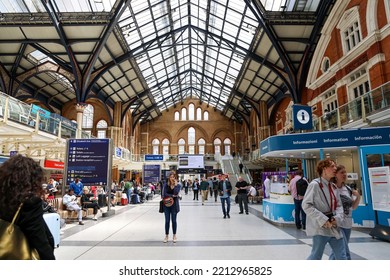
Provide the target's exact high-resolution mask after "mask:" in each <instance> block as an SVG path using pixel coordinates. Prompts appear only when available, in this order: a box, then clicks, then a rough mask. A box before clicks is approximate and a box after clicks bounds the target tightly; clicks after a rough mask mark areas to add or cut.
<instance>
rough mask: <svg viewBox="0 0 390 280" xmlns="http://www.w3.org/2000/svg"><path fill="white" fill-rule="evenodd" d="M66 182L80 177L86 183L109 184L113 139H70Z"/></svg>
mask: <svg viewBox="0 0 390 280" xmlns="http://www.w3.org/2000/svg"><path fill="white" fill-rule="evenodd" d="M66 151H67V155H66V166H65V176H66V184H67V185H68V184H70V183H71V182H72V181H74V180H75V179H76V178H77V177H80V178H81V180H82V182H83V184H84V185H107V184H108V181H109V179H111V178H109V177H110V176H109V175H110V174H111V173H110V172H109V171H110V169H111V163H112V152H111V139H68V141H67V149H66Z"/></svg>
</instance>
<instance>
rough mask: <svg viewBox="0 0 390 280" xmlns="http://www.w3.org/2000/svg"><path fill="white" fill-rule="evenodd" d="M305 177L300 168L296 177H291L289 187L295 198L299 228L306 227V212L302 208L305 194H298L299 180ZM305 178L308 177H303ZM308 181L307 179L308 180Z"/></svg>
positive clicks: (296, 224)
mask: <svg viewBox="0 0 390 280" xmlns="http://www.w3.org/2000/svg"><path fill="white" fill-rule="evenodd" d="M302 177H303V171H302V170H298V171H297V173H296V175H295V176H294V178H292V179H291V181H290V185H289V186H288V189H289V191H290V193H291V196H292V197H293V199H294V205H295V226H296V227H297V229H301V228H303V229H306V213H305V212H304V211H303V209H302V200H303V196H300V195H298V193H297V185H296V183H297V181H298V180H299V179H301V178H302ZM303 179H304V180H306V178H304V177H303ZM306 182H307V180H306Z"/></svg>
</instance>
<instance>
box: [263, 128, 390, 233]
mask: <svg viewBox="0 0 390 280" xmlns="http://www.w3.org/2000/svg"><path fill="white" fill-rule="evenodd" d="M347 149H348V150H350V151H352V152H353V154H354V155H355V157H356V160H355V161H356V166H352V167H351V169H352V168H353V169H354V170H348V169H347V172H353V173H352V174H358V175H357V180H356V181H357V183H358V185H359V190H360V191H361V193H362V199H361V202H360V205H359V206H358V208H357V209H356V210H354V211H353V226H354V227H366V228H380V230H379V231H381V232H384V230H386V229H388V228H389V226H390V183H389V184H388V183H386V182H387V181H386V182H385V183H383V182H382V186H381V189H380V192H379V193H378V192H377V194H376V197H379V198H376V199H377V200H378V199H380V200H381V205H382V206H381V207H380V208H378V207H375V200H374V201H373V192H375V191H376V190H375V188H372V186H371V182H372V180H371V181H370V175H369V170H370V168H377V167H381V166H389V165H390V127H375V128H361V129H343V130H337V131H322V132H310V133H297V134H287V135H276V136H271V137H269V138H268V139H265V140H263V141H262V142H261V143H260V157H268V158H269V157H279V158H280V157H284V158H286V161H287V159H288V158H290V157H299V158H300V159H301V160H302V168H303V170H304V172H305V174H306V176H307V174H308V171H311V172H312V173H313V169H314V168H313V166H315V163H316V162H317V161H318V160H321V159H323V158H325V157H326V156H330V157H331V158H332V159H335V160H336V162H337V163H339V162H338V159H337V158H333V157H332V155H334V154H336V153H337V152H339V154H341V153H342V151H345V150H347ZM282 155H283V156H282ZM340 160H342V158H341V157H340ZM309 167H311V168H309ZM347 168H348V167H347ZM308 169H310V170H308ZM314 170H315V169H314ZM313 176H314V177H313ZM313 176H312V177H310V176H309V179H314V178H315V177H317V176H318V175H317V174H315V175H313ZM382 181H383V180H382ZM389 181H390V179H389ZM383 200H384V201H383ZM263 215H264V218H266V219H268V220H270V221H272V222H275V223H280V224H293V223H294V203H293V199H292V197H291V196H290V195H286V194H280V193H272V188H271V195H270V198H268V199H264V200H263ZM373 236H378V234H375V233H374V234H373ZM378 237H379V238H381V236H378Z"/></svg>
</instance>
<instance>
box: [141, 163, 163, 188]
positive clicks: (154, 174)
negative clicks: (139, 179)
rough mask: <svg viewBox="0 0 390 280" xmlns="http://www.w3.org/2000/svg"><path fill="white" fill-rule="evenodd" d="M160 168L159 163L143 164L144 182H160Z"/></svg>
mask: <svg viewBox="0 0 390 280" xmlns="http://www.w3.org/2000/svg"><path fill="white" fill-rule="evenodd" d="M160 169H161V167H160V165H159V164H155V165H149V164H145V165H144V166H143V172H144V176H143V177H144V178H143V179H144V180H143V181H144V183H153V184H157V183H158V182H160V175H161V171H160Z"/></svg>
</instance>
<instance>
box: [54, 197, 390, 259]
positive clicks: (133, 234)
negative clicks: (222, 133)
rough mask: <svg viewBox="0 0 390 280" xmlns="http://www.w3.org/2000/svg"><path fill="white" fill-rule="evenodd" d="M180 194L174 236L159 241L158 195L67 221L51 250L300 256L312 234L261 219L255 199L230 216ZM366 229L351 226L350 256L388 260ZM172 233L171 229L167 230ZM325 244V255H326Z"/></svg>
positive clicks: (83, 255)
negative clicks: (81, 221)
mask: <svg viewBox="0 0 390 280" xmlns="http://www.w3.org/2000/svg"><path fill="white" fill-rule="evenodd" d="M191 195H192V194H191V193H190V194H189V195H187V196H186V195H183V200H182V201H181V212H180V213H179V214H178V231H177V237H178V242H177V243H176V244H174V243H173V242H172V240H170V241H169V242H168V243H163V242H162V241H163V239H164V216H163V214H160V213H158V204H159V197H158V196H155V198H154V199H153V200H152V201H148V202H146V203H144V204H138V205H128V206H117V207H115V208H113V209H114V210H115V215H113V216H110V217H105V218H99V220H98V221H92V220H91V219H86V220H85V225H84V226H79V225H77V224H76V223H75V224H68V225H66V227H65V228H64V234H63V235H62V236H61V243H60V247H59V248H57V249H56V250H55V255H56V258H57V259H58V260H107V259H108V260H126V259H136V260H140V259H150V260H159V259H178V260H179V259H180V260H189V259H194V260H204V259H220V260H237V259H238V260H257V259H258V260H262V259H266V260H304V259H306V257H307V256H308V255H309V253H310V250H311V238H307V236H306V234H305V232H304V231H302V230H297V229H296V228H295V227H294V226H279V225H273V224H271V223H269V222H268V221H266V220H264V219H263V218H262V217H261V215H262V212H261V211H262V209H261V205H260V204H250V205H249V207H250V214H249V215H239V214H238V212H239V210H238V206H237V205H236V204H235V203H234V202H233V203H232V209H231V219H223V218H222V211H221V204H220V202H219V201H218V202H214V199H209V200H208V201H206V203H205V205H204V206H202V203H201V201H193V200H192V196H191ZM368 232H369V229H365V230H353V231H352V236H351V242H350V250H351V252H352V258H353V259H355V260H357V259H360V260H362V259H369V260H390V243H388V242H382V241H379V240H377V239H373V238H372V237H371V236H370V235H369V234H368ZM170 239H172V235H170ZM327 253H329V249H328V248H327V250H326V252H325V254H324V257H323V258H324V259H327V257H328V255H327Z"/></svg>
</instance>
